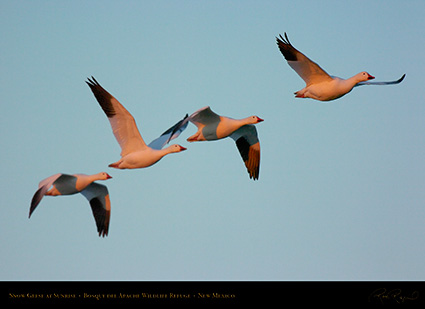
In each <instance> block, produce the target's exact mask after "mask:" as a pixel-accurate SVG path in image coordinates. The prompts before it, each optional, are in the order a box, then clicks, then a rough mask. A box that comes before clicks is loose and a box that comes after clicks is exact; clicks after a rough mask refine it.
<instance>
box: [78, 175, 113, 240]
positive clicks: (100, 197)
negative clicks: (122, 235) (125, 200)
mask: <svg viewBox="0 0 425 309" xmlns="http://www.w3.org/2000/svg"><path fill="white" fill-rule="evenodd" d="M80 193H81V194H82V195H84V196H85V198H86V199H87V200H88V201H89V202H90V206H91V209H92V212H93V216H94V220H95V222H96V226H97V231H98V232H99V236H103V237H105V236H108V230H109V220H110V216H111V201H110V199H109V192H108V188H107V187H106V186H104V185H101V184H98V183H95V182H93V183H91V184H90V185H89V186H87V188H85V189H84V190H83V191H81V192H80Z"/></svg>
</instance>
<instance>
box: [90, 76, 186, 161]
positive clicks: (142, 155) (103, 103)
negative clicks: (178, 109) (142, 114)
mask: <svg viewBox="0 0 425 309" xmlns="http://www.w3.org/2000/svg"><path fill="white" fill-rule="evenodd" d="M86 83H87V85H89V87H90V89H91V91H92V92H93V94H94V96H95V97H96V99H97V101H98V102H99V105H100V107H101V108H102V109H103V111H104V112H105V114H106V116H107V117H108V119H109V122H110V124H111V127H112V131H113V133H114V135H115V138H116V140H117V141H118V143H119V144H120V146H121V159H120V160H119V161H117V162H115V163H111V164H109V167H113V168H118V169H134V168H144V167H148V166H151V165H153V164H155V163H156V162H158V161H159V160H161V159H162V158H163V157H164V156H165V155H167V154H170V153H176V152H181V151H183V150H186V148H184V147H182V146H180V145H176V144H175V145H171V146H168V147H167V148H164V149H162V148H163V147H164V145H165V144H167V143H168V142H170V141H171V140H172V139H174V138H176V137H177V136H179V134H180V133H181V132H182V131H183V130H184V129H185V128H186V127H185V125H186V126H187V122H184V119H183V120H180V121H179V122H178V123H176V124H175V125H174V126H172V127H171V128H170V129H168V130H167V131H165V132H164V133H163V134H162V135H161V136H160V137H158V138H157V139H155V140H154V141H152V142H151V143H150V144H149V145H146V143H145V142H144V140H143V138H142V136H141V135H140V132H139V130H138V129H137V126H136V122H135V120H134V118H133V116H132V115H131V114H130V113H129V112H128V111H127V110H126V109H125V108H124V106H122V105H121V103H120V102H118V100H117V99H115V98H114V97H113V96H112V95H111V94H110V93H109V92H107V91H106V90H105V89H104V88H103V87H102V86H101V85H100V84H99V83H98V82H97V80H96V79H95V78H94V77H93V76H92V78H91V79H90V78H89V79H88V81H86ZM186 117H187V115H186ZM186 117H185V118H186ZM182 124H183V125H182Z"/></svg>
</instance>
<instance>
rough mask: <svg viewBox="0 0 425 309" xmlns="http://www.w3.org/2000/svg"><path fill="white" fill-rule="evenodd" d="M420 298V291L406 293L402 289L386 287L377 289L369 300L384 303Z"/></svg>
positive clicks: (400, 302) (398, 302) (399, 302)
mask: <svg viewBox="0 0 425 309" xmlns="http://www.w3.org/2000/svg"><path fill="white" fill-rule="evenodd" d="M418 298H419V292H418V291H413V292H412V293H411V294H409V295H408V294H404V293H403V292H402V290H401V289H392V290H387V289H386V288H380V289H376V290H375V291H373V292H372V293H371V294H370V295H369V302H371V301H379V302H381V303H382V304H384V303H389V302H396V303H397V304H402V303H404V302H407V301H414V300H417V299H418Z"/></svg>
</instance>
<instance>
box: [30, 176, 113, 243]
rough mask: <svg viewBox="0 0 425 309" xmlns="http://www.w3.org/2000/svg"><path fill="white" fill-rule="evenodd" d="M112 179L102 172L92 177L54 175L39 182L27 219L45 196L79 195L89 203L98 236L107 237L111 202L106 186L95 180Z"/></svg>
mask: <svg viewBox="0 0 425 309" xmlns="http://www.w3.org/2000/svg"><path fill="white" fill-rule="evenodd" d="M110 178H112V177H111V176H109V175H108V174H107V173H105V172H102V173H98V174H94V175H86V174H73V175H68V174H61V173H60V174H55V175H52V176H50V177H48V178H46V179H43V180H42V181H40V183H39V186H38V190H37V191H36V192H35V194H34V196H33V198H32V200H31V205H30V211H29V217H31V215H32V213H33V212H34V210H35V209H36V207H37V206H38V204H40V202H41V200H42V199H43V197H44V196H45V195H47V196H60V195H72V194H77V193H81V194H82V195H84V197H85V198H86V199H87V200H88V201H89V203H90V206H91V208H92V212H93V216H94V219H95V222H96V226H97V230H98V232H99V236H105V235H108V230H109V220H110V213H111V202H110V199H109V192H108V189H107V187H106V186H104V185H101V184H98V183H95V181H96V180H106V179H110Z"/></svg>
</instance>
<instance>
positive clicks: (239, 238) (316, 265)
mask: <svg viewBox="0 0 425 309" xmlns="http://www.w3.org/2000/svg"><path fill="white" fill-rule="evenodd" d="M424 13H425V2H424V1H422V0H417V1H415V0H412V1H125V2H123V1H4V0H2V1H0V34H1V40H0V46H1V52H0V67H1V70H0V93H1V107H2V108H1V110H2V113H1V115H0V117H1V122H0V127H1V145H2V155H1V177H0V187H1V190H2V194H1V196H0V207H1V212H2V215H1V216H0V235H1V236H0V247H1V251H0V279H1V280H424V279H425V263H424V261H425V121H424V119H425V100H424V90H423V89H424V72H425V65H424V48H425V20H424ZM285 31H286V32H287V33H288V36H289V38H290V40H291V42H292V44H293V45H294V46H295V47H296V48H298V49H299V50H301V51H302V52H304V53H305V54H306V55H308V56H309V57H310V58H311V59H313V60H314V61H316V62H318V63H319V64H320V65H321V66H322V67H323V68H324V69H325V70H326V71H327V72H328V73H329V74H332V75H337V76H340V77H344V78H347V77H350V76H352V75H354V74H356V73H358V72H360V71H363V70H366V71H368V72H369V73H370V74H372V75H374V76H376V80H395V79H398V78H399V77H400V76H401V75H402V74H404V73H406V74H407V75H406V79H405V80H404V81H403V82H402V83H401V84H399V85H396V86H386V87H384V86H363V87H359V88H356V89H354V90H353V91H352V92H351V93H349V94H348V95H346V96H345V97H342V98H340V99H338V100H336V101H333V102H331V103H320V102H318V101H313V100H310V99H305V100H302V99H295V98H294V97H293V92H294V91H297V90H299V89H301V88H303V87H304V82H303V80H302V79H301V78H300V77H298V75H297V74H296V73H295V72H294V71H293V70H292V69H291V68H290V67H289V66H288V64H287V63H286V61H284V59H283V57H282V55H281V54H280V52H279V50H278V48H277V46H276V43H275V36H277V35H278V34H279V33H283V32H285ZM91 75H93V76H94V77H95V78H96V79H97V80H98V81H99V82H100V83H101V84H102V85H103V86H104V87H105V88H106V89H107V90H108V91H109V92H111V93H112V94H113V95H114V96H116V97H117V98H118V100H120V101H121V103H123V105H124V106H125V107H126V108H127V109H128V110H129V111H130V112H131V113H132V114H133V116H134V117H135V119H136V121H137V124H138V127H139V130H140V131H141V134H142V136H143V138H144V139H145V140H146V141H147V142H150V141H151V140H153V139H154V138H156V137H157V136H158V135H159V134H161V133H162V132H163V131H164V130H166V129H167V128H169V127H170V126H171V125H173V124H174V123H175V122H176V121H178V120H179V119H181V118H182V117H183V116H184V115H185V114H186V113H189V114H190V113H192V112H194V111H196V110H197V109H199V108H201V107H203V106H207V105H209V106H211V108H212V109H213V110H214V111H215V112H217V113H219V114H222V115H226V116H230V117H233V118H243V117H247V116H250V115H258V116H259V117H261V118H264V119H265V121H264V122H262V123H260V124H258V125H257V129H258V133H259V138H260V142H261V147H262V154H261V155H262V157H261V169H260V179H259V181H256V182H254V181H252V180H250V179H249V176H248V174H247V172H246V169H245V166H244V165H243V162H242V160H241V158H240V155H239V153H238V151H237V148H236V146H235V144H234V142H233V140H231V139H226V140H221V141H217V142H209V143H194V144H189V143H187V142H186V138H187V137H188V136H190V135H192V134H193V133H194V132H195V131H196V128H195V126H193V125H192V124H189V126H188V128H187V129H186V131H185V132H184V133H183V134H182V135H181V136H180V137H179V139H178V140H177V142H178V143H180V144H181V145H183V146H185V147H188V150H187V151H185V152H182V153H179V154H172V155H169V156H167V157H165V158H164V159H163V160H161V161H160V162H159V163H157V164H156V165H154V166H152V167H150V168H147V169H139V170H114V169H110V168H108V167H107V166H108V164H109V163H111V162H115V161H116V160H118V159H119V153H120V148H119V145H118V143H117V142H116V140H115V138H114V136H113V134H112V131H111V128H110V125H109V122H108V120H107V118H106V116H105V115H104V113H103V112H102V110H101V108H100V107H99V105H98V103H97V102H96V100H95V98H94V96H93V95H92V93H91V91H90V89H89V88H88V86H87V85H86V84H85V82H84V81H85V80H86V78H87V77H89V76H91ZM100 171H107V172H108V173H110V174H111V175H112V176H113V179H111V180H108V181H106V182H103V183H104V184H106V185H107V186H108V188H109V192H110V198H111V203H112V214H111V225H110V230H109V236H108V237H105V238H99V237H98V235H97V232H96V227H95V223H94V219H93V217H92V214H91V209H90V207H89V204H88V202H87V201H86V200H85V198H84V197H83V196H82V195H80V194H78V195H73V196H68V197H55V198H53V197H45V198H44V199H43V201H42V202H41V204H40V205H39V207H38V208H37V210H36V211H35V212H34V214H33V216H32V217H31V219H28V211H29V205H30V201H31V198H32V196H33V194H34V192H35V191H36V190H37V186H38V182H39V181H40V180H41V179H43V178H45V177H47V176H50V175H52V174H55V173H58V172H63V173H70V174H72V173H86V174H93V173H97V172H100Z"/></svg>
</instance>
